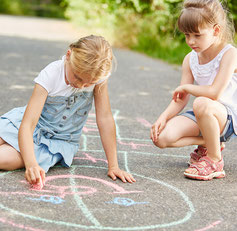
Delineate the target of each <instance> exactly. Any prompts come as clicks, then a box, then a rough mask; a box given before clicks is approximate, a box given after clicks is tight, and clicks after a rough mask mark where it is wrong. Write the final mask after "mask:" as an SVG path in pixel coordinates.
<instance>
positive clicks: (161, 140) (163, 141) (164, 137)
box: [153, 133, 173, 148]
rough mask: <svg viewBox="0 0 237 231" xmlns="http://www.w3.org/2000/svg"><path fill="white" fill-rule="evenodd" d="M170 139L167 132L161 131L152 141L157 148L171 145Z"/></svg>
mask: <svg viewBox="0 0 237 231" xmlns="http://www.w3.org/2000/svg"><path fill="white" fill-rule="evenodd" d="M172 142H173V141H172V139H171V136H168V134H163V133H161V134H160V135H159V137H158V139H157V141H155V142H153V143H154V144H155V145H156V146H157V147H159V148H167V147H170V146H172Z"/></svg>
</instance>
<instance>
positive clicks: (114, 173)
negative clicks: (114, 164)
mask: <svg viewBox="0 0 237 231" xmlns="http://www.w3.org/2000/svg"><path fill="white" fill-rule="evenodd" d="M108 176H109V177H111V178H112V180H116V179H117V177H118V178H120V179H121V180H122V181H123V182H124V183H126V182H127V181H128V182H129V183H133V182H136V180H135V179H134V178H133V176H132V175H131V174H130V173H127V172H125V171H122V170H121V169H120V168H111V169H109V171H108Z"/></svg>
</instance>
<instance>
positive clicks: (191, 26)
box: [178, 0, 234, 42]
mask: <svg viewBox="0 0 237 231" xmlns="http://www.w3.org/2000/svg"><path fill="white" fill-rule="evenodd" d="M216 24H218V25H219V26H220V27H221V33H220V39H221V41H222V42H233V38H234V26H233V23H232V21H231V20H230V19H229V18H228V16H227V10H225V9H224V7H223V6H222V4H221V2H220V1H219V0H185V1H184V3H183V9H182V11H181V14H180V16H179V19H178V27H179V30H180V31H182V32H183V33H199V29H200V28H205V27H208V26H214V25H216Z"/></svg>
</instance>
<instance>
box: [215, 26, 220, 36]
mask: <svg viewBox="0 0 237 231" xmlns="http://www.w3.org/2000/svg"><path fill="white" fill-rule="evenodd" d="M213 29H214V36H218V35H219V34H220V31H221V27H220V25H219V24H215V25H214V26H213Z"/></svg>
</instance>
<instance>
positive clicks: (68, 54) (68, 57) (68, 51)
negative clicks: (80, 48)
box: [66, 49, 72, 61]
mask: <svg viewBox="0 0 237 231" xmlns="http://www.w3.org/2000/svg"><path fill="white" fill-rule="evenodd" d="M71 53H72V51H71V50H70V49H68V50H67V54H66V59H67V61H69V59H70V55H71Z"/></svg>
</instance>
